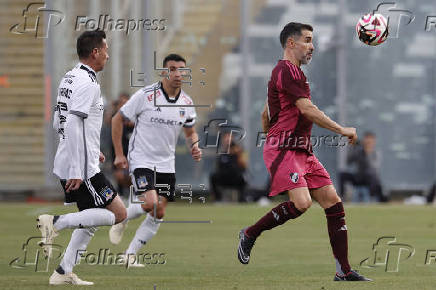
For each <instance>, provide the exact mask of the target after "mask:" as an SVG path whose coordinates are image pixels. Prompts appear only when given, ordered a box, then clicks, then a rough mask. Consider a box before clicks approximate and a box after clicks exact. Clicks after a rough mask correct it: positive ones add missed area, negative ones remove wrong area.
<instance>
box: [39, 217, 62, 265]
mask: <svg viewBox="0 0 436 290" xmlns="http://www.w3.org/2000/svg"><path fill="white" fill-rule="evenodd" d="M36 221H37V222H38V224H37V228H38V229H39V230H40V231H41V235H42V240H41V241H40V242H39V243H38V245H40V246H41V247H42V248H43V251H44V255H45V256H46V257H51V252H52V244H53V241H54V238H55V237H57V235H58V233H57V232H56V229H55V228H54V226H53V216H52V215H48V214H43V215H40V216H39V217H38V219H37V220H36Z"/></svg>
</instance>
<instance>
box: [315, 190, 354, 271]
mask: <svg viewBox="0 0 436 290" xmlns="http://www.w3.org/2000/svg"><path fill="white" fill-rule="evenodd" d="M311 194H312V197H313V199H314V200H316V201H317V202H318V203H319V204H320V206H321V207H322V208H323V209H324V211H325V215H326V219H327V228H328V233H329V238H330V244H331V247H332V250H333V255H334V257H335V261H336V272H337V273H339V274H341V275H343V274H345V273H348V272H350V270H351V267H350V264H349V262H348V237H347V226H346V223H345V211H344V207H343V204H342V201H341V199H340V198H339V196H338V195H337V194H336V190H335V188H334V187H333V185H326V186H323V187H321V188H317V189H312V190H311Z"/></svg>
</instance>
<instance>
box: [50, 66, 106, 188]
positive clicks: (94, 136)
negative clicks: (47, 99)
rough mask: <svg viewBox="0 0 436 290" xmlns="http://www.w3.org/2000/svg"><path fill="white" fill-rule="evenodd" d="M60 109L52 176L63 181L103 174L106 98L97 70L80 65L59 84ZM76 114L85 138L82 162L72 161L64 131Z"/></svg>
mask: <svg viewBox="0 0 436 290" xmlns="http://www.w3.org/2000/svg"><path fill="white" fill-rule="evenodd" d="M56 108H57V110H56V112H55V115H54V120H53V127H54V128H55V129H56V130H57V132H58V135H59V146H58V149H57V152H56V156H55V160H54V168H53V173H54V174H56V175H57V176H58V177H59V178H60V179H72V178H75V179H82V180H86V179H89V178H91V177H93V176H94V175H95V174H97V173H98V172H100V167H99V156H100V131H101V126H102V123H103V109H104V105H103V99H102V97H101V93H100V85H99V84H98V82H97V78H96V73H95V71H94V70H93V69H92V68H91V67H89V66H87V65H84V64H83V63H80V62H79V63H78V64H77V65H76V66H75V67H74V68H73V69H72V70H70V71H69V72H67V73H66V74H65V76H64V77H63V79H62V80H61V82H60V85H59V88H58V97H57V106H56ZM71 114H74V115H76V116H79V117H81V118H83V126H82V128H81V130H82V135H83V138H82V140H79V143H78V150H79V155H80V156H79V160H76V159H75V158H71V156H70V154H69V152H68V148H67V139H68V135H67V134H66V131H65V128H66V126H68V119H69V117H70V116H71Z"/></svg>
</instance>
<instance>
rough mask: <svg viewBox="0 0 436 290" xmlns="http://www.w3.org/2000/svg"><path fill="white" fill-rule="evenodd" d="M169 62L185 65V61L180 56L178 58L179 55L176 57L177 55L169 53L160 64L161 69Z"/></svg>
mask: <svg viewBox="0 0 436 290" xmlns="http://www.w3.org/2000/svg"><path fill="white" fill-rule="evenodd" d="M170 60H174V61H183V62H184V63H185V64H186V60H185V59H184V58H183V57H182V56H180V55H178V54H175V53H171V54H169V55H167V56H166V57H165V58H164V60H163V62H162V65H163V67H166V65H167V63H168V62H169V61H170Z"/></svg>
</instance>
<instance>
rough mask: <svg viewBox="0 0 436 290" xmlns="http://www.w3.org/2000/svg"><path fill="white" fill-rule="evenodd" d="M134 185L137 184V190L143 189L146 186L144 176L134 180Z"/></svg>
mask: <svg viewBox="0 0 436 290" xmlns="http://www.w3.org/2000/svg"><path fill="white" fill-rule="evenodd" d="M136 183H138V188H145V187H146V186H147V184H148V182H147V178H146V177H145V176H140V177H138V179H136Z"/></svg>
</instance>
